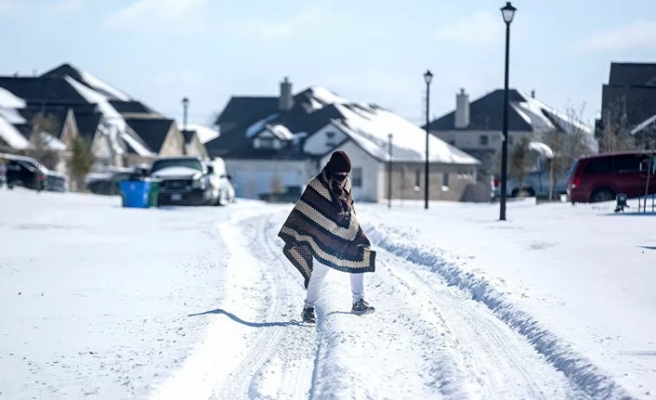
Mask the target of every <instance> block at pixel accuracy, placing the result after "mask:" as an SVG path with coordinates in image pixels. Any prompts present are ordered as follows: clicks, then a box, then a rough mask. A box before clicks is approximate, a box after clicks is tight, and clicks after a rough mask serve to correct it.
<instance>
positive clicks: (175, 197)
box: [150, 156, 219, 206]
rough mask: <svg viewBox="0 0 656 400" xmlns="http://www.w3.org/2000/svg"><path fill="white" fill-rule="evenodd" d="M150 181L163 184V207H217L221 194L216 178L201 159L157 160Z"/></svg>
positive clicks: (160, 198) (161, 187) (160, 197)
mask: <svg viewBox="0 0 656 400" xmlns="http://www.w3.org/2000/svg"><path fill="white" fill-rule="evenodd" d="M150 177H151V178H154V179H158V180H160V181H161V184H160V191H159V196H158V199H157V200H158V203H159V204H160V205H191V206H195V205H217V204H218V203H219V190H218V188H217V187H216V186H215V184H214V183H213V182H214V179H213V177H214V174H213V172H212V171H210V169H209V168H208V166H207V163H206V162H205V161H204V160H203V159H202V158H200V157H194V156H184V157H166V158H159V159H157V160H155V162H154V163H153V166H152V168H151V170H150Z"/></svg>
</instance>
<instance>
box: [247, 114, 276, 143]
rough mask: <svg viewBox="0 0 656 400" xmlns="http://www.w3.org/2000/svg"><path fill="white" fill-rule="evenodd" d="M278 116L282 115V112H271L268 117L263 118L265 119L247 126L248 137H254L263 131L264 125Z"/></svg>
mask: <svg viewBox="0 0 656 400" xmlns="http://www.w3.org/2000/svg"><path fill="white" fill-rule="evenodd" d="M278 116H280V114H278V113H275V114H271V115H269V116H268V117H266V118H263V119H261V120H259V121H257V122H256V123H254V124H252V125H251V126H249V127H248V128H246V137H248V138H250V137H253V136H255V135H257V134H258V133H260V132H261V131H262V129H264V126H265V125H266V124H267V123H268V122H269V121H272V120H274V119H276V118H278Z"/></svg>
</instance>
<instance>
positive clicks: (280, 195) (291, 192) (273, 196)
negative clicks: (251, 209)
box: [258, 186, 303, 203]
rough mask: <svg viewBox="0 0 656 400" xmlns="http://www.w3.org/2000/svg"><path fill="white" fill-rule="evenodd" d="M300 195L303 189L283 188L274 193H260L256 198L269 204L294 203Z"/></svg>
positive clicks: (296, 187) (295, 187)
mask: <svg viewBox="0 0 656 400" xmlns="http://www.w3.org/2000/svg"><path fill="white" fill-rule="evenodd" d="M302 194H303V188H302V187H300V186H284V187H282V188H281V189H280V190H279V191H277V192H274V193H261V194H260V195H258V198H259V199H260V200H262V201H266V202H269V203H295V202H297V201H298V199H299V198H301V195H302Z"/></svg>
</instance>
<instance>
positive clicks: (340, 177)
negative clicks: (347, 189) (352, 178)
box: [331, 172, 348, 182]
mask: <svg viewBox="0 0 656 400" xmlns="http://www.w3.org/2000/svg"><path fill="white" fill-rule="evenodd" d="M331 175H332V177H333V179H335V180H336V181H339V182H342V181H344V180H345V179H346V177H347V176H348V172H335V173H333V174H331Z"/></svg>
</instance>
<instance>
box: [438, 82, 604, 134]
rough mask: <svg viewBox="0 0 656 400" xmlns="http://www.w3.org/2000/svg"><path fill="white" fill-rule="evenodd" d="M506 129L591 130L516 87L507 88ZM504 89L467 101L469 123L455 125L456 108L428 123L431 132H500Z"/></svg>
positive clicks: (570, 116)
mask: <svg viewBox="0 0 656 400" xmlns="http://www.w3.org/2000/svg"><path fill="white" fill-rule="evenodd" d="M508 95H509V99H508V100H509V102H510V109H509V115H508V117H509V119H508V129H509V130H510V131H516V132H547V131H563V132H566V133H569V134H572V133H575V132H584V133H586V134H588V135H590V136H592V134H593V129H592V128H591V127H590V126H588V125H587V124H585V123H583V122H582V121H580V120H578V119H577V118H576V116H575V115H569V114H567V113H563V112H561V111H558V110H556V109H555V108H553V107H550V106H548V105H547V104H545V103H543V102H542V101H540V100H538V99H536V98H534V97H533V95H528V94H526V93H525V92H523V91H521V90H517V89H510V90H509V93H508ZM503 107H504V91H503V90H501V89H498V90H494V91H492V92H490V93H487V94H486V95H484V96H482V97H480V98H478V99H476V100H474V101H472V102H471V103H470V104H469V125H468V126H467V127H465V128H462V127H458V128H456V121H455V111H451V112H450V113H448V114H445V115H443V116H441V117H440V118H438V119H436V120H434V121H432V122H431V123H430V124H429V128H430V130H431V131H435V132H439V131H453V130H456V131H467V130H473V131H500V130H501V129H502V128H503Z"/></svg>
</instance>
